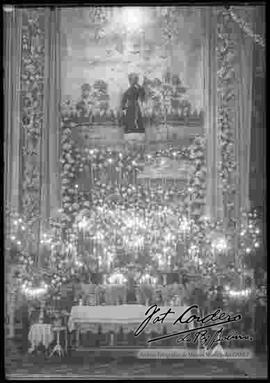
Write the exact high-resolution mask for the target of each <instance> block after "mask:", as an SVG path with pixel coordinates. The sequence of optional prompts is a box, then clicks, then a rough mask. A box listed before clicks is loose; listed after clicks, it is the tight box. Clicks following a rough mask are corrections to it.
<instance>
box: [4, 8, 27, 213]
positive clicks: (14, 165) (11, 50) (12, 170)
mask: <svg viewBox="0 0 270 383" xmlns="http://www.w3.org/2000/svg"><path fill="white" fill-rule="evenodd" d="M3 21H4V40H3V41H4V108H5V109H4V110H5V117H4V122H5V138H4V150H5V156H4V158H5V159H4V161H5V177H4V186H5V204H6V206H7V207H8V208H11V206H12V207H13V208H14V209H15V210H18V209H19V180H20V163H21V161H20V139H21V134H20V133H21V131H20V128H19V126H20V70H21V69H20V63H21V33H22V29H21V26H22V11H21V10H17V9H16V10H12V11H10V12H5V13H4V19H3Z"/></svg>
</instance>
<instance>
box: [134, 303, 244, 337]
mask: <svg viewBox="0 0 270 383" xmlns="http://www.w3.org/2000/svg"><path fill="white" fill-rule="evenodd" d="M193 309H196V310H199V306H197V305H192V306H190V307H188V308H187V309H186V310H185V311H184V312H183V313H182V314H181V315H180V316H178V317H177V318H176V319H175V321H174V322H173V324H172V325H173V326H175V325H179V324H180V325H181V324H182V325H187V324H190V323H198V324H199V326H198V327H194V328H193V329H188V330H183V331H178V332H174V333H172V334H166V335H162V336H159V337H157V338H153V339H149V340H148V343H151V342H156V341H159V340H162V339H168V338H172V337H176V336H179V335H182V334H187V333H192V332H202V330H205V329H207V328H211V327H215V326H219V325H225V324H229V323H232V322H238V321H240V320H241V319H242V315H241V314H240V313H239V314H227V313H226V312H224V311H222V310H221V309H220V308H218V309H216V311H214V312H212V313H210V314H207V315H205V316H204V317H200V315H196V314H193V313H192V312H191V310H193ZM160 310H161V309H160V307H158V305H156V304H154V305H152V306H151V307H149V308H148V309H147V311H146V312H145V315H146V318H145V319H144V320H143V321H142V323H141V324H140V325H139V327H138V328H137V329H136V330H135V332H134V336H138V335H140V334H141V333H142V332H143V331H144V329H145V328H146V326H147V325H148V324H149V323H150V322H151V321H152V324H155V323H158V322H160V323H162V324H163V323H164V321H165V320H166V318H167V317H168V316H170V315H174V314H175V311H172V309H171V307H170V308H169V309H168V310H167V311H165V312H163V313H160ZM158 313H159V314H158ZM157 314H158V315H157ZM203 335H205V333H204V334H203ZM183 339H184V338H183ZM183 339H181V341H182V340H183Z"/></svg>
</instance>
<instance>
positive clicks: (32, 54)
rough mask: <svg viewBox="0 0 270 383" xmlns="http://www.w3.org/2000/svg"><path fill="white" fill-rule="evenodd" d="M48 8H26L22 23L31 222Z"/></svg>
mask: <svg viewBox="0 0 270 383" xmlns="http://www.w3.org/2000/svg"><path fill="white" fill-rule="evenodd" d="M44 16H45V13H44V11H33V10H29V9H27V10H25V11H24V13H23V26H22V31H23V32H22V66H21V89H22V91H21V115H22V118H21V130H22V132H23V135H24V139H23V142H24V147H23V148H22V153H23V160H22V163H23V175H22V180H23V184H22V210H23V212H24V214H25V215H27V220H28V222H30V221H31V222H33V223H34V221H35V220H36V217H37V216H38V215H39V213H40V211H39V209H40V195H39V194H40V174H41V169H40V145H41V142H40V138H41V130H42V115H43V110H42V109H43V105H42V103H43V85H44V84H43V82H44V79H43V77H44V44H45V41H44V31H43V30H42V29H41V27H40V25H41V24H42V21H43V19H44Z"/></svg>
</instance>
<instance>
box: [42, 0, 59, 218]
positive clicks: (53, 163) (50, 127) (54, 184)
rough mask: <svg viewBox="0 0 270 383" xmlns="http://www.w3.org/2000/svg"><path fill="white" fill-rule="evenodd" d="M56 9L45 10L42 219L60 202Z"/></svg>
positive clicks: (57, 31) (48, 215) (57, 19)
mask: <svg viewBox="0 0 270 383" xmlns="http://www.w3.org/2000/svg"><path fill="white" fill-rule="evenodd" d="M59 12H60V11H59V9H57V8H55V9H46V10H45V26H44V36H45V45H44V49H45V55H44V59H45V62H44V98H43V113H44V119H43V126H44V129H43V135H42V145H41V158H42V167H41V170H42V175H41V176H42V179H41V184H42V190H41V201H40V202H41V216H42V219H43V222H46V221H45V220H46V219H48V218H49V217H51V216H53V215H54V214H55V212H56V210H57V209H58V208H59V206H60V195H61V186H60V169H59V164H60V133H59V132H60V113H59V108H60V33H59V31H60V14H59Z"/></svg>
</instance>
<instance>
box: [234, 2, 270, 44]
mask: <svg viewBox="0 0 270 383" xmlns="http://www.w3.org/2000/svg"><path fill="white" fill-rule="evenodd" d="M227 12H228V14H229V15H230V16H231V18H232V19H233V20H234V21H235V22H236V23H237V24H238V26H239V27H240V28H241V29H242V31H243V32H245V33H246V35H247V36H249V37H250V38H251V39H252V40H253V41H254V42H255V43H256V44H258V45H260V46H261V47H262V48H265V38H264V37H263V36H261V35H259V34H256V33H255V32H254V31H253V30H252V28H251V27H250V25H249V24H248V23H247V22H246V21H245V20H243V18H241V17H239V16H237V14H236V13H235V11H234V8H233V7H229V9H228V10H227Z"/></svg>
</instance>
